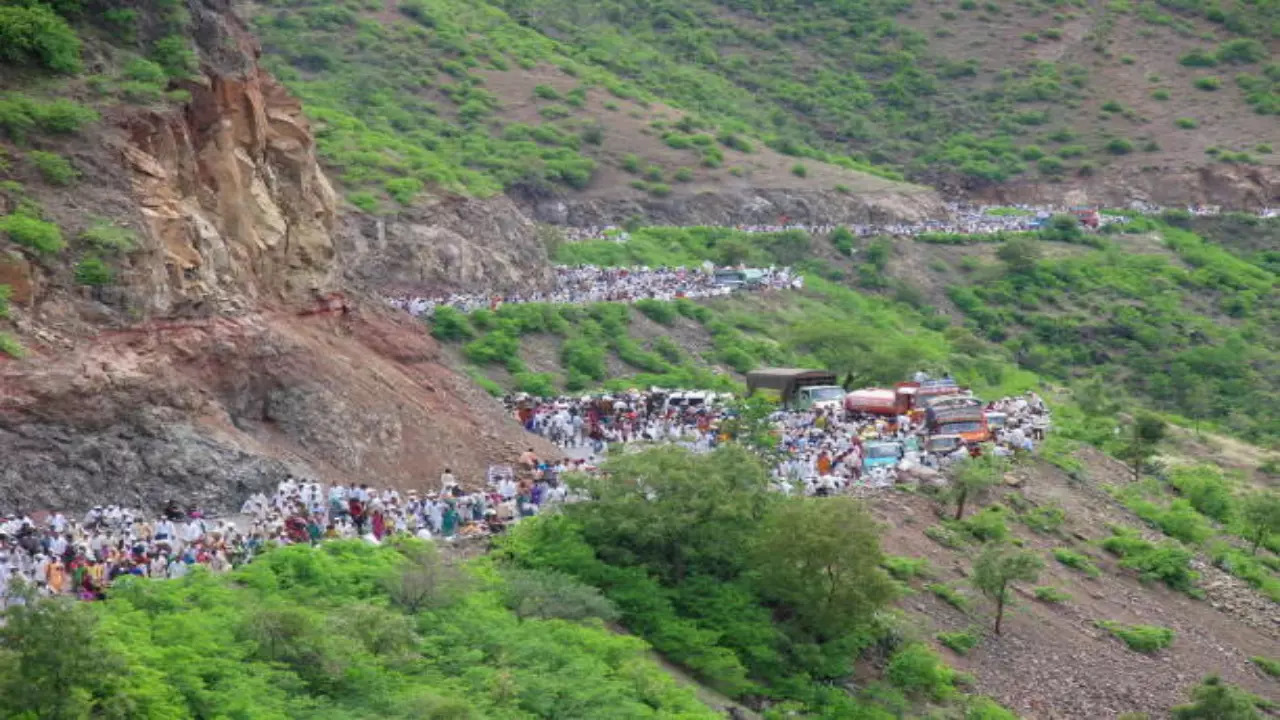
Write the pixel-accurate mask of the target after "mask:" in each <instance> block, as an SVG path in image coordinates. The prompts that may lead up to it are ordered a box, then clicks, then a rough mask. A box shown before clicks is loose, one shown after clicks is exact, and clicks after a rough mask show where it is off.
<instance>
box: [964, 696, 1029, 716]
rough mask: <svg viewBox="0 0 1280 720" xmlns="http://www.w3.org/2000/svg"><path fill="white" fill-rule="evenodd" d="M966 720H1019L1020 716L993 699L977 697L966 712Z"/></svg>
mask: <svg viewBox="0 0 1280 720" xmlns="http://www.w3.org/2000/svg"><path fill="white" fill-rule="evenodd" d="M964 720H1018V716H1017V715H1015V714H1014V713H1013V712H1011V711H1009V710H1007V709H1005V708H1004V707H1003V706H1001V705H1000V703H998V702H996V701H995V700H992V699H991V698H987V697H977V698H974V699H973V700H972V701H971V702H970V703H969V707H968V709H967V710H965V713H964Z"/></svg>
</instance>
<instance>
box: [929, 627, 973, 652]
mask: <svg viewBox="0 0 1280 720" xmlns="http://www.w3.org/2000/svg"><path fill="white" fill-rule="evenodd" d="M936 637H937V638H938V642H940V643H942V644H943V645H945V646H946V647H949V648H951V649H952V650H954V651H955V653H956V654H957V655H968V654H969V651H970V650H972V649H974V648H975V647H977V646H978V643H979V642H982V638H981V637H979V636H978V634H977V633H974V632H969V631H964V632H940V633H938V634H937V636H936Z"/></svg>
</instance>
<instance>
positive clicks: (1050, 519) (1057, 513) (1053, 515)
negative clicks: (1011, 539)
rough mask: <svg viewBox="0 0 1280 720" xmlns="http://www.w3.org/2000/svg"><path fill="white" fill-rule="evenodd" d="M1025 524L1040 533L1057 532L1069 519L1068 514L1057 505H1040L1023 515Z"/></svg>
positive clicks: (1022, 518)
mask: <svg viewBox="0 0 1280 720" xmlns="http://www.w3.org/2000/svg"><path fill="white" fill-rule="evenodd" d="M1021 520H1022V522H1023V524H1024V525H1026V526H1027V527H1029V528H1031V529H1032V530H1035V531H1036V532H1038V533H1044V534H1051V533H1056V532H1057V531H1058V529H1059V528H1061V527H1062V524H1063V523H1064V522H1066V520H1067V514H1066V512H1064V511H1063V509H1062V508H1060V507H1056V506H1046V507H1038V508H1036V509H1034V510H1032V511H1031V512H1029V513H1026V514H1024V515H1023V516H1022V517H1021Z"/></svg>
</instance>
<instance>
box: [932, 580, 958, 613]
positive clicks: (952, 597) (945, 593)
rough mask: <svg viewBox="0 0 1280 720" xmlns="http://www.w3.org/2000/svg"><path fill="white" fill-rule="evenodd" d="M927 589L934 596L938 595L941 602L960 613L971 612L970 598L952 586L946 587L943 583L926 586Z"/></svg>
mask: <svg viewBox="0 0 1280 720" xmlns="http://www.w3.org/2000/svg"><path fill="white" fill-rule="evenodd" d="M925 589H927V590H928V591H929V592H931V593H933V594H934V595H937V596H938V598H939V599H940V600H942V601H943V602H945V603H946V604H948V605H950V606H951V607H953V608H955V609H957V610H959V611H960V612H968V611H969V598H968V597H966V596H965V595H964V594H963V593H961V592H960V591H959V590H957V589H955V588H953V587H951V586H950V585H945V584H943V583H930V584H929V585H926V586H925Z"/></svg>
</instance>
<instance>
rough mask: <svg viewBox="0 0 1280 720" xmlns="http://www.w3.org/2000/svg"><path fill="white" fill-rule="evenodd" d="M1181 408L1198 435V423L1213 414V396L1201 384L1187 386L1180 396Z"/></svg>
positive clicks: (1205, 386)
mask: <svg viewBox="0 0 1280 720" xmlns="http://www.w3.org/2000/svg"><path fill="white" fill-rule="evenodd" d="M1182 407H1183V409H1184V410H1185V411H1186V413H1187V415H1188V416H1189V417H1190V418H1191V420H1192V422H1193V423H1194V426H1193V427H1194V428H1195V431H1196V435H1197V436H1198V435H1200V421H1201V420H1204V419H1205V418H1207V417H1209V416H1210V415H1211V414H1212V413H1213V395H1212V393H1210V392H1209V387H1208V386H1207V385H1205V384H1204V383H1202V382H1197V383H1192V384H1191V385H1189V386H1188V387H1187V388H1186V390H1185V392H1184V393H1183V396H1182Z"/></svg>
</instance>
